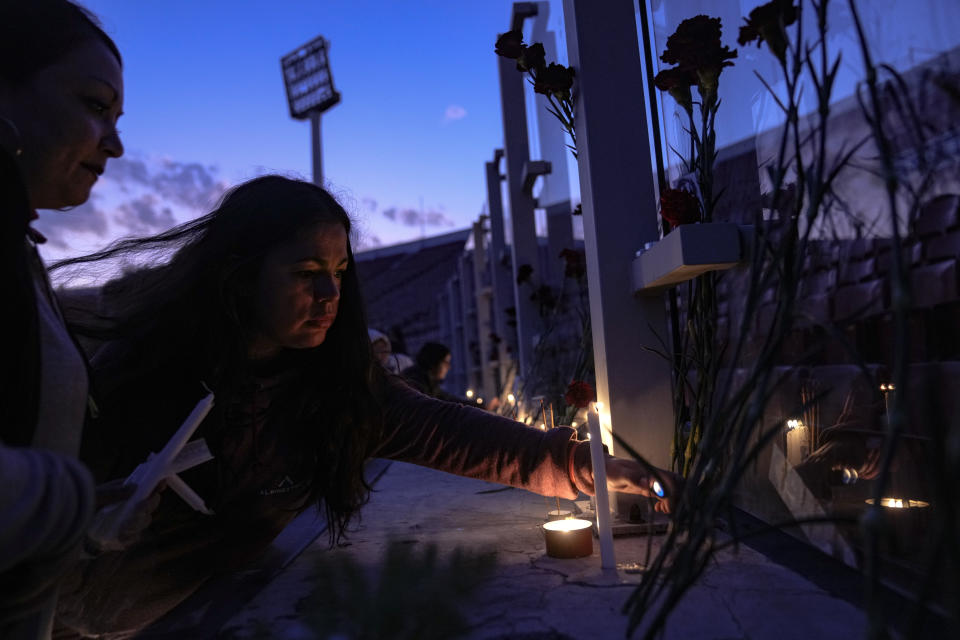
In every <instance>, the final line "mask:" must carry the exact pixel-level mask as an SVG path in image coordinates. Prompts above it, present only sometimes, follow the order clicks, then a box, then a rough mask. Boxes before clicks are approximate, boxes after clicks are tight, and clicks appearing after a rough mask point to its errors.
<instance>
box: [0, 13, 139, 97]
mask: <svg viewBox="0 0 960 640" xmlns="http://www.w3.org/2000/svg"><path fill="white" fill-rule="evenodd" d="M90 40H99V41H101V42H102V43H103V44H105V45H106V46H107V48H108V49H110V51H111V52H112V53H113V55H114V56H116V58H117V62H120V63H121V64H122V59H121V57H120V50H119V49H117V45H116V44H115V43H114V42H113V40H112V39H111V38H110V36H108V35H107V34H106V32H104V30H103V28H102V27H101V26H100V21H99V20H98V19H97V17H96V16H95V15H94V14H93V13H91V12H90V11H88V10H87V9H85V8H83V7H81V6H79V5H77V4H74V3H73V2H69V1H68V0H0V82H3V83H5V84H8V85H18V84H22V83H24V82H26V81H28V80H29V79H30V78H31V77H32V76H33V75H34V74H35V73H37V72H38V71H40V70H42V69H44V68H46V67H48V66H50V65H51V64H54V63H55V62H57V61H58V60H60V59H61V58H63V57H64V56H65V55H67V53H69V52H70V51H73V50H74V49H76V48H77V47H79V46H81V45H83V44H84V43H86V42H88V41H90Z"/></svg>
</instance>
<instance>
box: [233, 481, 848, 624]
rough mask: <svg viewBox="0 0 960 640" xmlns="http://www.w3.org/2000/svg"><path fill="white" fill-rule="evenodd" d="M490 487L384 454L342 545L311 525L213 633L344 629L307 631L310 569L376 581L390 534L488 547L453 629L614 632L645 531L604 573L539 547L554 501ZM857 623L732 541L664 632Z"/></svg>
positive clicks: (412, 540)
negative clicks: (293, 554) (352, 569)
mask: <svg viewBox="0 0 960 640" xmlns="http://www.w3.org/2000/svg"><path fill="white" fill-rule="evenodd" d="M496 489H498V487H497V486H496V485H491V484H488V483H485V482H481V481H478V480H471V479H467V478H459V477H456V476H451V475H448V474H444V473H440V472H436V471H432V470H430V469H424V468H422V467H416V466H413V465H408V464H403V463H393V464H392V465H391V466H390V468H389V469H388V470H387V471H386V473H385V475H384V476H383V477H382V478H381V479H380V481H379V482H378V483H377V490H376V492H375V493H374V494H373V496H372V499H371V501H370V504H369V505H368V506H367V507H366V508H365V509H364V512H363V520H362V522H361V523H360V524H359V525H358V526H357V527H356V529H355V531H354V532H353V533H352V535H351V536H350V540H349V543H350V544H349V546H343V547H339V548H335V549H332V550H331V549H328V548H327V544H326V536H321V537H320V538H319V539H318V540H317V541H316V542H315V543H314V544H313V545H311V546H310V547H309V548H308V549H307V550H306V551H304V553H303V554H301V555H300V556H299V557H298V558H297V560H296V561H295V562H293V563H292V564H291V565H289V566H288V567H287V568H286V569H285V570H284V571H283V572H282V573H280V574H279V575H278V576H277V577H276V578H275V579H274V580H273V581H272V582H271V583H270V584H269V585H268V586H267V587H266V588H265V589H264V590H263V591H261V592H260V593H259V594H258V595H257V596H256V597H255V598H254V599H253V600H252V601H250V602H249V603H248V604H247V605H246V606H245V607H244V608H243V609H242V610H241V611H240V612H239V613H237V614H236V615H234V616H233V618H232V619H230V620H229V622H227V623H226V624H225V625H224V626H223V627H222V628H221V630H220V633H219V634H218V637H223V638H238V639H239V638H255V637H274V638H316V637H334V638H349V637H353V635H352V634H343V633H340V634H339V635H338V634H336V633H332V634H330V633H327V634H324V633H322V632H320V631H318V627H317V626H316V624H314V623H312V622H311V611H310V608H309V605H305V604H304V603H302V601H303V600H304V597H305V596H307V595H308V594H310V593H311V592H315V591H316V590H317V587H318V584H320V576H318V571H320V572H322V571H325V569H324V567H327V568H329V567H330V566H331V564H330V563H331V562H334V563H335V562H338V561H344V560H346V561H351V563H352V564H353V565H355V566H356V567H357V568H359V569H360V570H361V572H362V573H363V574H364V575H365V576H366V578H367V579H369V580H371V581H376V580H377V577H378V573H379V572H380V571H381V570H382V566H383V554H384V551H385V549H386V548H387V546H388V544H389V542H390V541H392V540H393V541H399V542H401V543H403V544H406V545H410V548H411V549H423V548H425V547H427V546H429V545H431V544H434V545H436V547H437V549H438V557H439V558H440V559H441V560H443V559H445V558H448V557H449V555H450V554H451V553H452V552H453V551H454V549H456V548H458V547H459V548H461V549H464V550H467V551H474V552H481V551H486V550H496V552H497V563H496V568H495V569H494V570H493V573H492V574H491V575H490V576H489V577H488V578H487V579H485V580H484V581H483V582H482V583H481V584H480V586H479V587H478V588H477V589H476V590H475V591H473V592H472V593H471V594H470V595H469V596H467V597H466V598H465V599H462V600H460V601H459V602H458V605H459V610H460V612H461V614H462V616H463V618H464V619H465V621H466V624H467V627H468V628H467V631H466V633H465V635H464V637H467V638H475V639H477V640H479V639H491V638H529V639H533V638H577V639H579V638H623V637H624V636H625V631H626V617H625V616H624V615H623V614H622V613H621V608H622V605H623V603H624V602H625V600H626V599H627V598H628V597H629V595H630V593H631V591H632V590H633V588H634V586H635V584H636V583H637V582H638V581H639V579H640V575H639V574H638V573H636V572H635V569H636V567H637V566H638V563H640V562H642V561H643V558H644V554H645V553H646V545H647V538H646V537H623V538H616V539H615V550H616V556H617V561H618V566H619V567H620V570H618V571H617V572H616V575H612V574H611V573H607V574H604V573H603V572H602V571H601V570H600V556H599V545H598V544H595V545H594V555H593V556H591V557H587V558H582V559H577V560H557V559H553V558H549V557H547V556H545V555H544V542H543V538H542V535H541V533H540V529H539V525H540V524H541V523H542V522H543V519H544V516H545V513H546V511H547V510H548V509H551V508H555V503H554V502H553V501H548V500H547V499H546V498H543V497H542V496H537V495H534V494H531V493H528V492H526V491H522V490H516V489H509V490H505V491H496ZM491 491H492V492H491ZM562 506H563V507H564V508H569V507H571V506H572V505H571V504H570V503H569V502H566V503H563V504H562ZM654 540H655V541H657V540H659V538H656V537H655V538H654ZM423 586H424V585H422V584H420V585H419V586H418V584H410V585H409V587H408V588H409V589H418V588H423ZM360 610H363V609H362V607H360ZM364 615H370V616H374V615H375V613H374V612H369V613H368V614H364ZM411 615H416V614H414V613H412V612H411ZM425 615H426V617H427V618H429V616H430V614H429V613H427V614H425ZM864 630H865V617H864V615H863V613H862V612H861V611H860V610H859V609H857V608H856V607H854V606H852V605H851V604H849V603H847V602H845V601H843V600H840V599H837V598H835V597H832V596H831V595H829V594H828V593H826V592H824V591H823V590H822V589H820V588H818V587H817V586H815V585H814V584H813V583H811V582H809V581H808V580H806V579H804V578H803V577H801V576H800V575H798V574H796V573H794V572H792V571H790V570H788V569H786V568H784V567H782V566H780V565H777V564H775V563H773V562H771V561H770V560H768V559H767V558H765V557H764V556H762V555H760V554H759V553H757V552H755V551H753V550H751V549H749V548H746V547H741V548H740V550H739V552H738V553H737V554H736V555H734V554H733V553H724V554H722V555H721V556H719V557H718V558H717V561H716V562H715V563H714V565H713V566H712V567H711V568H710V569H709V570H708V572H707V573H706V574H705V575H704V576H703V577H702V578H701V580H700V581H699V583H698V584H697V585H696V586H695V587H694V588H693V589H692V590H691V591H690V592H689V593H688V595H687V596H686V598H685V599H684V600H683V601H682V602H681V604H680V605H679V606H678V608H677V609H676V610H675V612H674V613H673V615H672V616H671V618H670V619H669V621H668V625H667V630H666V634H665V636H664V637H665V638H668V639H678V640H679V639H683V640H697V639H700V638H703V639H706V638H711V639H721V638H722V639H726V638H750V639H753V640H756V639H763V638H775V639H776V640H791V639H793V638H796V639H798V640H799V639H803V640H809V639H813V638H816V639H830V638H837V639H840V638H843V639H844V640H849V639H851V638H859V637H863V635H864ZM398 633H399V632H398Z"/></svg>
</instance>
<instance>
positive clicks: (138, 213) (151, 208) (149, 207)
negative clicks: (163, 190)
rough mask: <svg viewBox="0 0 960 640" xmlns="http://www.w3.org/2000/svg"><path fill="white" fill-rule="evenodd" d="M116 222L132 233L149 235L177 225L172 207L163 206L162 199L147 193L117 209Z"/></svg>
mask: <svg viewBox="0 0 960 640" xmlns="http://www.w3.org/2000/svg"><path fill="white" fill-rule="evenodd" d="M114 222H116V223H117V224H119V225H121V226H123V227H126V228H127V229H129V230H130V232H131V233H134V234H137V235H149V234H154V233H159V232H160V231H165V230H167V229H169V228H170V227H172V226H174V225H175V224H176V223H177V220H176V218H174V216H173V210H172V209H170V207H167V206H163V205H162V204H161V201H160V198H158V197H157V196H156V195H155V194H153V193H145V194H143V195H142V196H140V197H139V198H135V199H133V200H130V201H127V202H124V203H122V204H120V205H119V206H118V207H117V208H116V214H115V215H114Z"/></svg>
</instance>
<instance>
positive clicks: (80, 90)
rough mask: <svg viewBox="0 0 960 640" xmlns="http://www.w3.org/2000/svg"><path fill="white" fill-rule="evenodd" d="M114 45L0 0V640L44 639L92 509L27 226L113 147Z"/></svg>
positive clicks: (50, 1) (41, 3)
mask: <svg viewBox="0 0 960 640" xmlns="http://www.w3.org/2000/svg"><path fill="white" fill-rule="evenodd" d="M121 67H122V64H121V59H120V53H119V51H117V47H116V45H115V44H114V43H113V41H112V40H111V39H110V38H109V37H108V36H107V35H106V34H105V33H104V32H103V30H102V29H101V28H100V27H99V26H98V24H97V22H96V19H95V18H94V17H93V16H92V15H91V14H89V13H88V12H86V11H85V10H83V9H81V8H79V7H77V6H76V5H74V4H72V3H70V2H67V1H65V0H31V1H30V2H24V1H22V0H0V243H2V247H0V263H2V264H0V300H3V308H4V314H3V315H4V319H5V322H4V324H5V326H6V327H7V329H6V330H5V331H4V335H3V337H2V338H0V394H2V396H0V523H2V525H0V637H3V638H36V637H44V636H48V635H49V633H50V629H49V628H50V622H51V620H52V612H53V603H54V600H55V598H56V580H57V578H58V576H59V575H60V574H61V573H62V572H63V570H64V568H65V567H66V566H67V565H68V564H69V562H70V559H71V556H72V553H73V552H74V551H75V547H76V546H78V545H79V543H80V541H81V538H82V536H83V533H84V531H85V528H86V523H87V522H88V521H89V519H90V517H91V515H92V512H93V508H94V503H95V502H94V487H93V484H92V480H91V477H90V474H89V472H88V471H87V470H86V469H85V468H84V467H83V466H82V465H81V464H80V463H79V462H78V461H77V460H76V454H77V449H78V447H79V443H80V434H81V431H82V429H83V421H84V417H85V411H86V408H87V405H88V402H87V399H88V394H87V384H88V380H87V371H86V367H85V364H84V359H83V357H82V355H81V353H80V352H79V350H78V349H77V347H76V346H75V344H74V341H73V339H72V338H71V336H70V334H69V333H68V332H67V330H66V327H65V326H64V323H63V319H62V317H61V314H60V310H59V307H58V304H57V300H56V297H55V295H54V294H53V292H52V290H51V288H50V285H49V282H48V280H47V277H46V273H45V270H44V267H43V263H42V262H41V260H40V258H39V255H38V253H37V244H39V243H41V242H42V241H43V238H42V236H40V235H39V234H38V233H37V232H36V231H34V230H33V229H32V228H31V227H30V224H31V222H32V221H33V219H35V218H36V217H37V214H36V209H65V208H68V207H73V206H76V205H79V204H81V203H83V202H85V201H86V200H87V198H88V197H89V196H90V189H91V187H92V186H93V184H94V183H95V182H96V180H97V177H98V176H99V174H100V173H102V172H103V170H104V168H105V166H106V164H107V161H108V160H109V159H110V158H116V157H119V156H120V155H121V154H122V153H123V146H122V144H121V143H120V139H119V137H118V134H117V130H116V122H117V118H118V117H119V115H120V112H121V110H122V105H123V77H122V68H121Z"/></svg>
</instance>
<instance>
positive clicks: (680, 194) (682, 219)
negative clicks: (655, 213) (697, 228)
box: [660, 189, 700, 227]
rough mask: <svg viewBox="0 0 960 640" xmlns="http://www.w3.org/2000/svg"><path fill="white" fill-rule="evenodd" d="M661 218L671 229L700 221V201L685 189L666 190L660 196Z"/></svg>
mask: <svg viewBox="0 0 960 640" xmlns="http://www.w3.org/2000/svg"><path fill="white" fill-rule="evenodd" d="M660 217H662V218H663V219H664V220H666V221H667V222H669V223H670V226H671V227H676V226H679V225H681V224H693V223H694V222H699V221H700V201H699V200H698V199H697V196H695V195H693V194H692V193H690V192H689V191H684V190H683V189H664V190H663V193H662V194H660Z"/></svg>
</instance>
